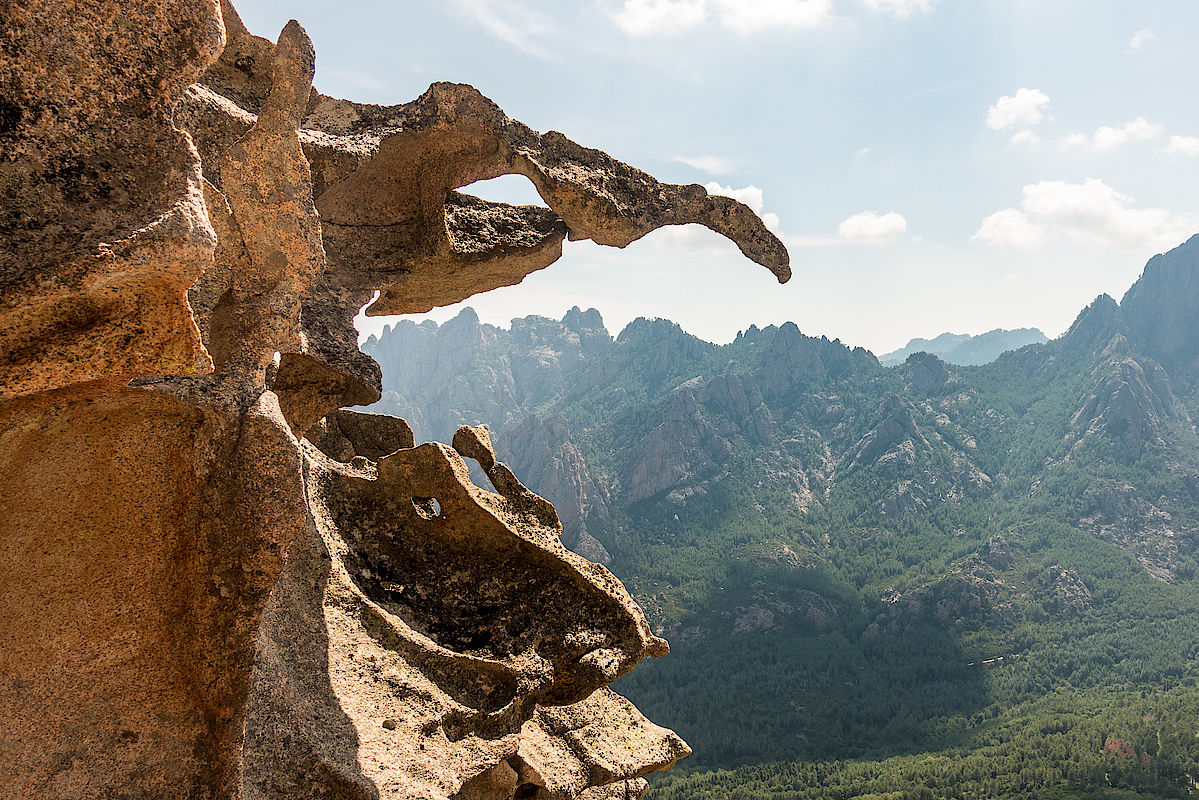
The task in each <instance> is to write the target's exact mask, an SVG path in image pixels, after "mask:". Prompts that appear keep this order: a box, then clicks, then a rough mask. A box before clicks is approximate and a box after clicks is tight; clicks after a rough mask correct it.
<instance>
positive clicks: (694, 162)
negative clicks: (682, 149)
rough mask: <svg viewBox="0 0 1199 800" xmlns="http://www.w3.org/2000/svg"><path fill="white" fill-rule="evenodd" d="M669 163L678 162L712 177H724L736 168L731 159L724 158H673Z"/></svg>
mask: <svg viewBox="0 0 1199 800" xmlns="http://www.w3.org/2000/svg"><path fill="white" fill-rule="evenodd" d="M671 161H678V162H679V163H680V164H686V165H687V166H689V167H695V168H696V169H702V170H703V171H704V172H711V173H712V174H714V175H725V174H727V173H729V172H732V171H733V169H734V168H735V167H736V162H735V161H734V160H733V159H731V158H725V157H724V156H694V157H691V156H675V157H674V158H672V159H671Z"/></svg>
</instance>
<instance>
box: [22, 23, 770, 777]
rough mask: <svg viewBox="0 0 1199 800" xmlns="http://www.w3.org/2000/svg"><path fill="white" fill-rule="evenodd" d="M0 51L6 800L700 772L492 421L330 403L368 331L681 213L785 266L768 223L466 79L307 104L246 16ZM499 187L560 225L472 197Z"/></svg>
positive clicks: (613, 606) (52, 39)
mask: <svg viewBox="0 0 1199 800" xmlns="http://www.w3.org/2000/svg"><path fill="white" fill-rule="evenodd" d="M0 29H2V30H3V37H2V38H0V289H2V295H0V498H3V502H2V503H0V601H2V602H3V605H4V609H5V614H6V621H5V624H4V625H3V626H0V675H3V681H0V786H3V787H4V789H3V795H4V796H11V797H30V798H94V797H153V798H157V797H162V798H167V797H169V798H181V797H187V798H193V799H195V800H202V799H203V798H235V797H241V798H285V797H286V798H304V797H363V798H367V797H369V798H450V797H461V798H511V797H538V798H554V799H557V798H571V797H585V798H590V799H591V800H600V798H628V797H636V796H639V795H640V793H641V792H643V791H644V788H645V783H644V781H643V780H642V778H643V776H645V775H646V774H648V773H650V772H652V771H655V770H658V769H663V768H667V767H669V766H670V765H671V764H673V763H674V761H675V760H677V759H678V758H680V757H682V756H684V755H686V754H687V752H689V751H688V749H687V746H686V745H685V744H683V743H682V741H681V740H680V739H679V738H678V737H677V736H675V735H674V734H673V733H671V732H670V731H667V730H664V729H662V728H659V727H657V726H654V725H653V724H652V723H650V722H648V721H647V720H645V719H644V718H643V717H642V716H641V715H640V714H639V713H638V712H637V711H636V709H634V708H633V707H632V706H631V705H630V704H629V703H628V702H627V701H624V700H623V699H621V698H619V697H618V696H616V695H614V694H612V693H611V692H610V691H609V690H607V689H606V688H605V687H606V686H607V684H608V683H610V682H611V681H613V680H614V679H616V678H617V677H619V676H620V675H622V674H624V673H625V672H627V671H628V670H629V669H631V668H632V667H633V666H634V665H635V664H636V662H637V661H638V660H639V659H641V658H643V657H645V656H659V655H664V654H665V653H666V651H667V646H666V643H665V642H664V641H662V640H661V639H658V638H656V637H655V636H653V634H652V633H651V632H650V629H649V626H648V624H647V623H646V620H645V617H644V615H643V614H642V612H641V610H640V609H639V608H638V607H637V605H636V604H635V603H634V602H633V601H632V599H631V598H630V597H629V595H628V594H627V592H626V591H625V590H624V587H622V586H621V584H620V583H619V581H617V580H616V579H615V578H614V577H613V576H612V575H611V573H609V572H608V571H607V570H606V569H604V568H603V567H602V566H599V565H596V564H593V563H591V562H589V561H587V560H585V559H584V558H582V557H580V556H578V555H576V554H574V553H571V552H569V551H568V550H566V549H565V548H564V547H563V546H562V543H561V541H560V536H561V533H562V526H561V523H560V522H559V518H558V515H557V513H556V512H555V510H554V508H553V506H552V505H550V503H548V502H547V501H545V500H543V499H542V498H540V497H538V496H537V495H535V494H533V493H532V492H530V491H529V490H527V489H526V488H525V487H524V486H523V485H522V484H521V483H520V481H519V480H518V479H517V476H516V475H515V474H514V473H513V472H512V470H511V469H509V468H508V467H507V466H506V465H505V464H504V463H502V462H501V461H499V460H498V459H497V458H496V456H495V453H494V452H493V450H492V448H491V443H490V438H489V436H488V434H487V431H486V429H484V428H474V429H470V428H464V429H462V430H460V431H459V432H458V434H457V435H455V436H454V442H453V447H449V446H446V445H442V444H437V443H427V444H422V445H420V446H414V438H413V436H412V431H411V429H410V428H409V427H408V425H407V424H406V423H404V421H403V420H400V419H398V418H391V417H383V416H379V415H369V414H358V413H354V412H350V411H347V410H343V407H344V406H347V405H355V404H364V403H369V402H373V401H374V400H375V399H377V398H378V396H379V388H380V373H379V367H378V365H377V364H376V363H375V362H374V361H373V360H372V359H370V358H369V357H367V356H366V355H364V354H362V353H361V352H360V351H359V350H358V348H357V336H356V333H355V331H354V329H353V326H352V322H351V321H352V318H353V316H354V314H355V313H356V311H357V309H359V308H360V307H362V306H363V305H364V304H365V303H367V302H368V301H370V299H371V297H372V296H373V295H374V293H375V292H376V291H378V292H380V296H379V298H378V299H377V300H376V301H375V302H374V304H373V305H371V306H370V308H369V309H368V313H375V314H387V313H403V312H409V311H418V310H425V309H429V308H432V307H434V306H437V305H443V304H445V303H450V302H454V301H457V300H460V299H462V298H465V297H468V296H470V295H471V294H474V293H476V292H479V291H484V290H487V289H491V288H494V287H496V286H501V285H506V284H511V283H516V282H518V281H520V280H521V279H522V278H523V277H524V276H525V275H526V274H528V273H529V272H531V271H533V270H536V269H541V268H543V267H545V266H547V265H549V264H550V263H552V262H553V261H554V260H555V259H556V258H557V257H558V256H559V255H560V252H561V243H562V241H563V239H565V238H567V237H569V238H572V239H581V238H590V239H593V240H595V241H596V242H598V243H601V244H607V245H613V246H618V247H619V246H624V245H626V244H628V243H629V242H631V241H633V240H634V239H637V238H638V237H640V236H643V235H644V234H646V233H648V232H649V231H651V230H653V229H655V228H657V227H660V226H663V225H671V224H683V223H689V222H699V223H701V224H704V225H707V226H708V227H709V228H711V229H713V230H715V231H717V232H718V233H721V234H724V235H725V236H728V237H729V238H730V239H732V240H733V241H734V242H736V243H737V244H738V246H739V247H740V248H741V250H742V251H743V252H744V253H745V254H746V255H747V256H748V257H749V258H751V259H753V260H755V261H757V262H759V263H761V264H763V265H764V266H766V267H768V268H769V269H770V270H771V271H772V272H774V273H775V274H776V275H777V276H778V277H779V279H780V280H786V279H787V277H788V276H789V267H788V259H787V254H786V251H785V249H784V248H783V247H782V245H781V244H780V243H779V242H778V241H777V240H776V239H775V238H774V237H773V236H772V235H771V234H770V233H769V232H768V231H767V230H766V229H765V227H764V226H763V225H762V223H761V221H760V220H759V219H758V218H757V217H756V216H755V215H754V214H753V213H752V212H751V211H750V210H749V209H748V208H746V207H745V206H743V205H741V204H739V203H737V202H735V201H733V200H730V199H728V198H722V197H709V196H708V195H707V193H706V192H705V191H704V190H703V189H702V188H701V187H698V186H670V185H665V184H660V183H658V182H657V181H655V180H654V179H653V178H651V177H650V176H648V175H646V174H645V173H642V172H640V171H638V170H636V169H633V168H632V167H629V166H627V165H624V164H621V163H620V162H617V161H615V160H613V159H611V158H609V157H608V156H607V155H605V154H603V153H601V152H599V151H595V150H588V149H586V148H583V147H581V146H579V145H577V144H575V143H573V142H571V141H569V140H568V139H566V138H565V137H563V136H561V135H560V134H557V133H548V134H538V133H537V132H535V131H532V130H530V129H529V128H527V127H526V126H524V125H522V124H520V123H519V122H516V121H514V120H511V119H509V118H507V117H506V116H505V115H504V114H503V112H502V111H500V110H499V109H498V108H497V107H496V106H495V105H494V104H493V103H491V102H490V101H489V100H487V99H486V98H484V97H482V96H481V95H480V94H479V93H478V92H476V91H475V90H474V89H472V88H470V87H469V86H462V85H455V84H434V85H433V86H432V87H430V89H429V90H428V91H427V92H426V93H425V94H424V95H422V96H421V97H420V98H418V99H417V100H415V101H413V102H412V103H409V104H405V105H401V106H395V107H380V106H370V105H363V104H357V103H352V102H349V101H345V100H337V99H334V98H329V97H325V96H323V95H320V94H319V93H317V92H315V91H312V90H311V80H312V75H313V72H314V65H315V54H314V52H313V48H312V45H311V43H310V42H309V40H308V37H307V35H306V34H305V32H304V30H303V28H302V27H301V26H300V25H299V24H298V23H296V22H291V23H289V24H288V25H287V26H286V27H285V28H284V29H283V31H282V32H281V33H280V34H279V36H278V38H277V41H275V42H271V41H269V40H267V39H261V38H258V37H254V36H252V35H251V34H250V33H249V32H248V31H246V29H245V28H244V26H243V25H242V24H241V22H240V20H239V19H238V18H237V15H236V13H235V12H234V10H233V9H232V7H231V6H230V5H229V4H228V3H217V2H216V0H207V2H203V1H198V2H188V3H183V2H173V1H168V2H153V3H151V2H147V1H146V0H133V1H131V2H126V3H120V4H116V3H103V2H99V0H89V1H85V2H80V3H75V4H58V3H51V2H44V1H43V2H30V1H29V0H7V1H6V2H0ZM509 173H515V174H522V175H525V176H527V177H528V178H529V179H530V180H531V181H532V182H533V183H534V185H535V186H536V187H537V190H538V191H539V193H540V194H541V195H542V197H543V198H544V199H545V201H546V203H547V205H548V206H549V209H548V210H547V209H545V208H540V207H536V208H535V207H514V206H506V205H502V204H495V203H488V202H485V201H482V200H479V199H477V198H473V197H470V196H468V195H464V194H460V193H458V192H457V191H456V190H457V189H459V188H461V187H463V186H466V185H468V184H470V183H473V182H474V181H476V180H481V179H484V178H491V177H495V176H497V175H501V174H509ZM465 458H470V459H472V460H474V461H476V462H477V463H478V465H479V468H480V469H481V470H482V474H485V475H486V476H487V478H488V480H489V481H490V483H491V487H492V489H494V491H489V490H484V489H481V488H479V487H477V486H475V485H474V483H473V482H472V481H471V480H470V477H469V473H468V469H467V464H466V461H465V460H464V459H465Z"/></svg>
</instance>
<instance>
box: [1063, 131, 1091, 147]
mask: <svg viewBox="0 0 1199 800" xmlns="http://www.w3.org/2000/svg"><path fill="white" fill-rule="evenodd" d="M1062 146H1063V147H1090V146H1091V137H1090V136H1087V135H1086V134H1085V133H1072V134H1070V135H1069V136H1067V137H1066V138H1065V139H1062Z"/></svg>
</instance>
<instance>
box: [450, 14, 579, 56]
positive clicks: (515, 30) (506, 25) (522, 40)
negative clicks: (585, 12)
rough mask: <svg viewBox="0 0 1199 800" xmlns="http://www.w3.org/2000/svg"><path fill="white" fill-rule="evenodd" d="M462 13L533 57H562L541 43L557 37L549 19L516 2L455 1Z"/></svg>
mask: <svg viewBox="0 0 1199 800" xmlns="http://www.w3.org/2000/svg"><path fill="white" fill-rule="evenodd" d="M451 3H452V5H453V6H455V7H456V8H458V9H460V10H461V11H462V12H465V13H466V14H468V15H470V16H472V17H474V19H475V21H476V22H478V23H479V24H480V25H482V26H483V27H484V28H486V29H487V30H488V31H490V32H491V35H492V36H495V37H496V38H497V39H501V40H503V41H505V42H507V43H508V44H510V45H512V46H513V47H515V48H517V49H518V50H522V51H524V52H525V53H528V54H529V55H531V56H535V57H537V58H543V59H546V60H550V61H557V60H558V57H557V56H556V55H555V54H554V53H553V52H551V51H550V50H549V49H548V48H547V47H545V46H544V45H542V44H541V43H540V42H539V41H538V39H546V38H549V37H551V36H552V35H553V34H554V33H555V29H554V25H553V23H551V22H550V19H549V17H548V16H546V15H545V14H543V13H542V12H540V11H538V10H536V9H533V8H529V7H528V6H527V5H525V4H524V3H521V2H517V1H516V0H451Z"/></svg>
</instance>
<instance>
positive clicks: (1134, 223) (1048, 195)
mask: <svg viewBox="0 0 1199 800" xmlns="http://www.w3.org/2000/svg"><path fill="white" fill-rule="evenodd" d="M1132 203H1133V200H1132V198H1131V197H1129V196H1127V195H1124V194H1121V193H1120V192H1118V191H1116V190H1115V189H1113V188H1112V187H1110V186H1108V185H1107V184H1106V183H1104V182H1103V181H1101V180H1099V179H1097V178H1089V179H1087V180H1085V181H1083V182H1082V183H1066V182H1065V181H1041V182H1040V183H1034V184H1029V185H1028V186H1025V187H1024V200H1023V202H1022V203H1021V207H1022V209H1023V211H1021V210H1019V209H1015V208H1009V209H1005V210H1003V211H999V212H996V213H995V214H992V215H990V216H989V217H987V218H986V219H984V220H983V222H982V226H981V227H980V228H979V230H978V232H977V233H976V234H975V235H974V238H973V239H972V241H980V242H983V243H985V244H989V245H993V246H997V247H1019V246H1023V247H1031V246H1034V245H1035V244H1036V243H1038V242H1039V241H1040V239H1038V238H1037V237H1039V236H1042V235H1043V234H1046V233H1048V232H1050V231H1052V232H1056V233H1060V234H1064V235H1066V236H1069V237H1071V238H1073V239H1077V240H1080V241H1087V242H1093V243H1096V244H1100V245H1103V246H1105V247H1113V248H1118V249H1125V250H1133V249H1165V248H1168V247H1173V246H1174V245H1176V244H1178V243H1179V242H1181V241H1183V240H1185V239H1186V238H1187V237H1189V236H1190V235H1191V234H1192V233H1194V232H1195V229H1196V225H1197V224H1199V223H1197V222H1196V220H1194V219H1193V218H1191V217H1190V216H1188V215H1185V214H1173V213H1171V212H1170V211H1168V210H1166V209H1164V208H1134V207H1133V205H1132Z"/></svg>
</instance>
